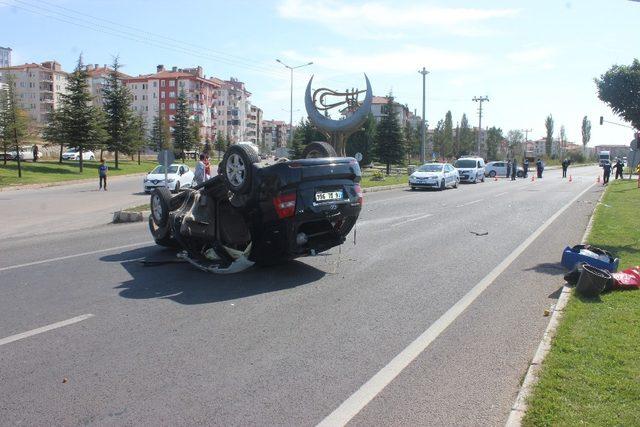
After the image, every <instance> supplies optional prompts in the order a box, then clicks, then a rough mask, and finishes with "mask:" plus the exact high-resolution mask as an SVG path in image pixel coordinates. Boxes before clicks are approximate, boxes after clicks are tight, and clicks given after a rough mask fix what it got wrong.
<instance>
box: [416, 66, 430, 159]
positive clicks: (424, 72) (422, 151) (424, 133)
mask: <svg viewBox="0 0 640 427" xmlns="http://www.w3.org/2000/svg"><path fill="white" fill-rule="evenodd" d="M418 72H419V73H420V74H422V138H421V141H420V163H421V164H424V162H425V144H426V140H427V117H426V84H427V83H426V77H427V74H429V72H428V71H427V69H426V68H424V67H422V70H420V71H418Z"/></svg>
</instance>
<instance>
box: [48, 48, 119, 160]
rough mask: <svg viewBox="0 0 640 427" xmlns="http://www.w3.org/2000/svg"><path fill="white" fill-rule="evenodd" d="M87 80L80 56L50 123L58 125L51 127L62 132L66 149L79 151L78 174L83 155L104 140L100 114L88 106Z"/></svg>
mask: <svg viewBox="0 0 640 427" xmlns="http://www.w3.org/2000/svg"><path fill="white" fill-rule="evenodd" d="M87 78H88V75H87V71H86V70H85V69H84V66H83V64H82V55H80V58H79V59H78V65H77V66H76V69H75V71H74V72H73V73H71V74H70V75H69V77H68V80H67V93H64V94H61V95H60V100H61V105H60V111H59V113H60V114H56V115H54V120H59V121H60V123H56V124H54V126H57V127H58V129H61V130H62V131H63V132H64V136H65V140H66V143H67V145H68V146H69V147H73V148H77V149H78V151H79V158H80V164H79V166H80V172H82V170H83V159H82V157H83V152H84V151H87V150H92V149H95V148H96V147H99V146H100V145H102V144H103V143H104V142H105V141H106V139H107V138H108V134H107V133H106V130H105V128H106V120H105V119H106V118H105V116H104V114H102V111H101V110H100V109H98V108H96V107H94V106H92V105H91V95H90V93H89V84H88V82H87Z"/></svg>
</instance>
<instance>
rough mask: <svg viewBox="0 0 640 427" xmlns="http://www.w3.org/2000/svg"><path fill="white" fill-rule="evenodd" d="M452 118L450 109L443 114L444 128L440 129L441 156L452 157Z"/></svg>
mask: <svg viewBox="0 0 640 427" xmlns="http://www.w3.org/2000/svg"><path fill="white" fill-rule="evenodd" d="M453 149H454V147H453V118H452V117H451V111H447V114H445V116H444V128H443V130H442V153H441V154H440V155H441V156H442V157H452V156H454V153H453Z"/></svg>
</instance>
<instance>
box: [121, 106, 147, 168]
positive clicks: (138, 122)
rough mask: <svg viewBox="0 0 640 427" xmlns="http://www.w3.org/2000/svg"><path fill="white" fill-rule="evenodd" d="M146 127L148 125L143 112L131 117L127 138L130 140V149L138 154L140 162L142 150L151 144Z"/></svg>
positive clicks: (132, 152)
mask: <svg viewBox="0 0 640 427" xmlns="http://www.w3.org/2000/svg"><path fill="white" fill-rule="evenodd" d="M146 128H147V126H146V123H145V120H144V117H143V116H142V114H139V115H133V116H132V117H131V120H130V121H129V126H128V129H127V135H126V139H127V141H129V151H130V152H131V154H132V155H133V154H135V153H137V154H138V164H140V152H141V151H142V150H143V149H144V148H145V147H146V146H147V145H148V144H149V139H148V138H147V130H146Z"/></svg>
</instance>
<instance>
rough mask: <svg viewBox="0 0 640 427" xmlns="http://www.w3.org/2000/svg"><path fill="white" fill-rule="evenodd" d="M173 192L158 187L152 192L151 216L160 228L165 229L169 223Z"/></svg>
mask: <svg viewBox="0 0 640 427" xmlns="http://www.w3.org/2000/svg"><path fill="white" fill-rule="evenodd" d="M170 202H171V192H170V191H169V189H168V188H166V187H156V188H155V189H154V190H153V191H152V192H151V203H150V205H151V215H150V216H152V217H153V221H154V222H155V223H156V225H157V226H158V227H164V226H166V225H167V222H168V221H169V203H170Z"/></svg>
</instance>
